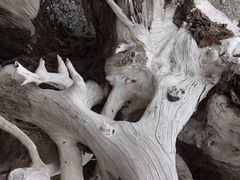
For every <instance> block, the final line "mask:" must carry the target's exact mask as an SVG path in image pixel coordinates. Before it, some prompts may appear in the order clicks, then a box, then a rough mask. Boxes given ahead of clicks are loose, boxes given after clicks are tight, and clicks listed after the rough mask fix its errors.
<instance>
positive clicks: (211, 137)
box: [179, 94, 240, 180]
mask: <svg viewBox="0 0 240 180" xmlns="http://www.w3.org/2000/svg"><path fill="white" fill-rule="evenodd" d="M206 111H207V112H208V113H207V114H199V117H198V118H202V119H206V122H204V121H200V120H196V119H191V120H190V122H189V123H188V124H187V125H186V127H185V128H184V130H183V132H181V133H180V136H179V138H180V139H181V141H183V142H185V143H188V144H192V145H196V146H197V147H198V148H199V149H200V150H201V151H202V153H203V154H205V155H207V156H208V157H209V159H210V160H209V161H210V162H211V163H213V164H214V165H215V166H217V167H218V169H215V171H218V172H219V173H220V174H221V177H222V178H223V179H233V180H237V179H239V175H240V174H239V167H240V163H239V162H240V159H239V153H240V151H239V148H240V144H239V133H240V131H239V125H240V124H239V110H238V109H237V108H236V107H234V105H233V104H231V102H230V100H229V99H228V97H226V96H225V95H220V94H214V95H213V96H212V97H211V98H210V99H209V100H208V105H207V107H206Z"/></svg>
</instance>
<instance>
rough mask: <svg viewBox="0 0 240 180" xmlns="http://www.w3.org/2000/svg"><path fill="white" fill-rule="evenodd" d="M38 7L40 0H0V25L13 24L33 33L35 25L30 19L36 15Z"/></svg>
mask: <svg viewBox="0 0 240 180" xmlns="http://www.w3.org/2000/svg"><path fill="white" fill-rule="evenodd" d="M39 7H40V0H19V1H16V0H2V1H0V10H1V17H0V25H2V26H12V25H15V26H17V27H19V28H21V29H23V30H27V31H29V32H30V34H31V35H33V34H34V33H35V26H34V25H33V23H32V20H33V19H34V18H36V17H37V14H38V10H39Z"/></svg>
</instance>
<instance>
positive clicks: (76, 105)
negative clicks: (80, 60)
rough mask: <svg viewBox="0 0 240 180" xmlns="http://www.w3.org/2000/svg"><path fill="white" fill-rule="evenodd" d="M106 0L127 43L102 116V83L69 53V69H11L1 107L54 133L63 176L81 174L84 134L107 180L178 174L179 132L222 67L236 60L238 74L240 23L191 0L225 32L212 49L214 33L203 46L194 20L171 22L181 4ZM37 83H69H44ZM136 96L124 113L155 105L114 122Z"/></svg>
mask: <svg viewBox="0 0 240 180" xmlns="http://www.w3.org/2000/svg"><path fill="white" fill-rule="evenodd" d="M107 2H108V4H109V5H110V7H111V8H112V10H113V11H114V13H115V14H116V16H117V17H118V19H119V20H120V21H118V23H117V33H118V44H119V46H118V48H117V49H116V53H115V54H114V55H113V56H112V57H111V58H109V59H108V60H107V63H106V67H105V70H106V74H107V77H106V78H107V80H108V81H109V82H110V84H111V85H112V86H113V89H112V91H111V92H110V95H109V97H108V99H107V102H106V104H105V106H104V108H103V110H102V115H100V114H96V113H94V112H93V111H91V110H90V107H91V106H92V105H94V104H96V103H98V102H99V101H101V100H102V98H103V97H104V95H105V93H104V90H100V89H101V88H100V87H98V86H97V85H94V86H88V85H87V83H85V82H84V80H83V79H82V77H81V76H80V75H79V74H78V73H77V71H76V70H75V69H74V67H73V66H72V64H71V62H70V61H69V60H67V61H66V67H65V65H64V63H62V61H60V63H59V66H60V68H59V73H57V74H52V73H51V74H50V73H48V72H47V71H45V69H44V67H43V62H40V68H38V70H37V71H36V72H35V73H31V72H29V71H27V70H26V69H24V68H23V67H22V66H21V65H20V64H19V63H16V64H15V65H9V66H5V67H3V68H2V70H1V72H0V98H1V102H0V105H1V107H2V108H1V110H0V112H1V114H3V116H4V114H5V115H8V116H12V117H13V118H18V119H21V120H23V121H27V122H31V123H33V124H35V125H37V126H38V127H40V128H41V129H42V130H43V131H45V132H46V133H47V134H48V135H49V136H50V137H51V139H52V140H53V141H54V142H55V143H56V144H57V146H58V149H59V152H60V161H61V170H60V171H61V177H62V179H63V180H66V179H72V180H77V179H83V177H82V171H81V169H82V163H81V161H82V157H81V153H80V151H79V149H78V148H77V146H76V143H78V142H81V143H83V144H84V145H86V146H88V147H89V148H90V149H91V150H92V151H93V153H94V154H95V156H96V158H97V161H98V163H99V166H100V169H101V172H102V176H103V179H114V178H115V179H119V178H120V179H126V180H129V179H131V180H153V179H156V180H169V179H171V180H177V179H178V175H177V171H176V159H175V158H176V147H175V143H176V138H177V135H178V133H179V132H180V131H181V130H182V128H183V126H184V125H185V124H186V123H187V121H188V120H189V118H190V117H191V115H192V114H193V112H194V111H195V110H196V107H197V105H198V104H199V102H200V101H201V100H202V99H203V98H204V97H205V96H206V94H207V93H208V91H209V90H210V89H211V88H212V87H213V86H214V85H215V84H216V83H217V82H218V81H219V79H220V77H221V74H222V72H223V71H225V70H226V69H229V68H231V67H232V66H234V67H235V68H234V70H235V71H236V72H239V70H238V63H239V58H238V57H237V56H238V54H239V52H238V50H237V49H238V48H239V42H240V38H239V37H238V36H239V28H238V27H237V25H235V24H234V23H232V22H231V21H230V20H228V19H227V17H226V16H224V14H222V13H221V12H220V11H218V10H216V9H215V8H214V7H213V6H211V4H209V3H208V1H206V0H202V1H200V0H195V1H192V2H193V4H194V6H193V8H192V9H191V11H190V12H193V11H194V12H195V11H197V13H199V11H200V12H201V13H202V15H204V17H208V19H207V21H208V22H209V23H213V22H214V23H215V24H214V23H213V25H214V27H216V28H219V29H220V30H219V29H216V31H217V34H218V33H219V32H222V31H224V32H226V33H227V34H226V37H227V39H224V37H222V36H221V37H219V36H218V35H216V37H213V38H212V40H214V42H216V43H211V45H213V46H211V47H206V43H205V41H206V37H201V38H202V39H201V38H200V39H198V40H200V42H198V44H197V40H195V39H194V37H193V34H191V30H190V27H191V26H192V25H191V24H190V21H187V22H182V25H181V26H179V27H178V26H177V25H176V24H174V23H173V19H174V16H175V10H176V8H177V4H176V3H170V4H165V2H164V1H163V0H152V1H150V2H146V1H143V2H142V6H141V7H136V6H134V2H132V1H131V0H128V1H121V2H122V3H120V4H119V6H118V5H117V4H116V3H115V2H114V1H113V0H107ZM185 3H187V2H185ZM122 10H123V11H122ZM220 23H224V24H226V25H221V24H220ZM219 24H220V25H219ZM224 28H225V29H224ZM210 34H211V33H210ZM213 34H214V33H213ZM208 35H209V34H208ZM229 36H231V38H230V37H229ZM203 41H204V43H203ZM199 43H200V44H199ZM203 44H204V46H203ZM199 46H201V47H203V48H200V47H199ZM67 70H68V71H69V73H70V77H71V79H70V77H69V75H68V74H67V73H68V71H67ZM50 76H51V77H52V78H50V79H49V77H50ZM66 79H67V80H66ZM65 80H66V81H65ZM70 81H71V82H72V83H67V84H66V82H70ZM23 82H24V84H25V85H24V86H21V85H20V84H21V83H23ZM32 82H33V83H35V84H39V83H48V84H51V85H54V86H55V87H58V88H59V87H60V88H61V87H63V90H61V91H56V90H50V89H41V88H39V87H38V86H36V85H34V84H32ZM91 83H93V82H91ZM95 86H96V87H98V91H95V90H94V88H95ZM93 97H94V98H93ZM93 101H94V102H93ZM128 101H131V102H132V103H133V105H132V106H131V108H130V109H129V111H127V112H126V113H125V116H126V117H127V116H128V114H130V113H132V112H134V111H136V110H138V109H142V108H145V107H144V104H145V105H146V104H148V102H150V103H149V104H148V106H147V107H146V110H145V112H144V114H143V116H142V117H141V118H140V119H139V121H138V122H135V123H132V122H126V121H118V122H117V121H114V120H113V119H114V118H115V116H116V114H117V112H118V111H120V110H121V109H122V107H123V105H124V103H125V102H128ZM139 102H144V103H139ZM135 103H136V104H135ZM134 105H136V106H135V107H134Z"/></svg>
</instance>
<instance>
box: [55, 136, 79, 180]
mask: <svg viewBox="0 0 240 180" xmlns="http://www.w3.org/2000/svg"><path fill="white" fill-rule="evenodd" d="M58 149H59V155H60V162H61V166H60V167H61V179H62V180H69V179H76V180H83V169H82V166H83V165H82V164H83V163H82V161H83V160H82V154H81V153H82V152H81V151H79V149H78V147H77V146H76V144H72V143H71V142H68V141H61V142H58Z"/></svg>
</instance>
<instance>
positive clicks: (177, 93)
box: [167, 86, 185, 102]
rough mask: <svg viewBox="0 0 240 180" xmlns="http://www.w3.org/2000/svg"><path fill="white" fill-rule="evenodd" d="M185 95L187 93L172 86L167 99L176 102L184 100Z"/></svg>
mask: <svg viewBox="0 0 240 180" xmlns="http://www.w3.org/2000/svg"><path fill="white" fill-rule="evenodd" d="M184 93H185V92H184V90H183V89H178V88H177V87H176V86H172V87H171V88H170V89H169V90H168V94H167V98H168V100H169V101H171V102H176V101H178V100H180V99H182V97H183V94H184Z"/></svg>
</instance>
